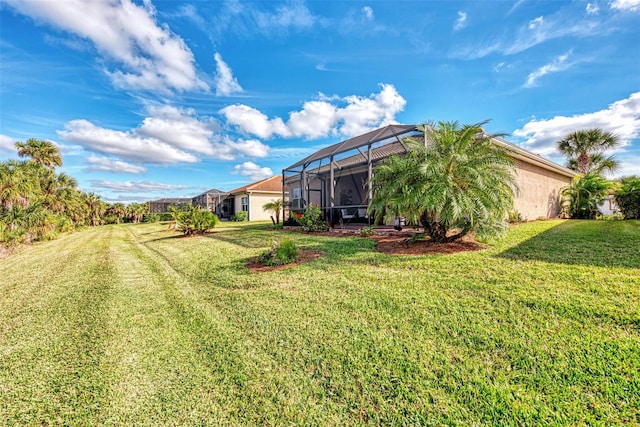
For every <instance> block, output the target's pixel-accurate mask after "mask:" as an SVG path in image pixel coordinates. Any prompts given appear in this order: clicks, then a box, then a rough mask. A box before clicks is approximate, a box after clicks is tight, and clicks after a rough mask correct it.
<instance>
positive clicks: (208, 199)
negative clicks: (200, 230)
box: [191, 188, 233, 219]
mask: <svg viewBox="0 0 640 427" xmlns="http://www.w3.org/2000/svg"><path fill="white" fill-rule="evenodd" d="M228 197H229V193H228V192H224V191H220V190H218V189H216V188H213V189H211V190H209V191H205V192H204V193H201V194H198V195H197V196H195V197H193V198H192V199H191V204H192V205H193V206H200V208H202V209H205V210H208V211H210V212H213V213H215V214H216V215H218V218H220V219H228V218H229V216H231V214H230V212H231V211H232V210H233V209H232V208H231V200H230V199H229V198H228Z"/></svg>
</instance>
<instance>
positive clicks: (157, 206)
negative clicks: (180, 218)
mask: <svg viewBox="0 0 640 427" xmlns="http://www.w3.org/2000/svg"><path fill="white" fill-rule="evenodd" d="M189 203H191V199H190V198H186V197H174V198H164V199H158V200H152V201H150V202H149V213H166V212H169V211H171V208H174V207H178V206H184V205H188V204H189Z"/></svg>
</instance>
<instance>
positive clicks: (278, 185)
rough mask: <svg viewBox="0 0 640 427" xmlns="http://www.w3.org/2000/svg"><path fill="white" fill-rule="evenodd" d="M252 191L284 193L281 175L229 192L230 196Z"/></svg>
mask: <svg viewBox="0 0 640 427" xmlns="http://www.w3.org/2000/svg"><path fill="white" fill-rule="evenodd" d="M252 191H262V192H271V193H275V192H282V177H281V176H280V175H275V176H272V177H271V178H266V179H262V180H260V181H256V182H252V183H251V184H247V185H244V186H242V187H238V188H235V189H233V190H231V191H229V194H231V195H234V194H239V193H250V192H252Z"/></svg>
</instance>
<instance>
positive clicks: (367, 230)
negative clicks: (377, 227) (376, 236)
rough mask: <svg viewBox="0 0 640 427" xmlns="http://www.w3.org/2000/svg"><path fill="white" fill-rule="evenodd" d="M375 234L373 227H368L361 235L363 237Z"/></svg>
mask: <svg viewBox="0 0 640 427" xmlns="http://www.w3.org/2000/svg"><path fill="white" fill-rule="evenodd" d="M372 234H373V225H368V226H366V227H362V228H361V229H360V235H361V236H363V237H366V236H371V235H372Z"/></svg>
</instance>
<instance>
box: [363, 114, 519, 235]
mask: <svg viewBox="0 0 640 427" xmlns="http://www.w3.org/2000/svg"><path fill="white" fill-rule="evenodd" d="M484 123H485V122H483V123H478V124H473V125H464V126H461V125H460V124H459V123H458V122H439V123H437V124H430V125H426V126H421V127H419V129H420V130H421V131H422V132H423V134H424V137H425V138H424V140H420V139H414V138H407V139H406V143H405V145H406V146H407V148H408V153H407V154H406V155H405V156H404V157H400V156H391V157H390V158H388V159H387V160H385V161H383V162H382V164H381V165H380V166H378V167H377V168H376V170H375V173H374V175H373V178H372V184H373V198H372V200H371V203H370V205H369V213H370V214H371V213H373V214H374V215H375V218H376V221H379V220H380V219H381V218H383V217H384V218H385V220H387V221H389V220H391V219H393V217H394V216H404V217H407V218H408V219H409V220H410V221H413V222H418V221H420V222H421V223H422V225H423V226H424V228H425V233H426V234H427V235H429V236H430V237H431V239H433V240H434V241H437V242H450V241H454V240H456V239H459V238H461V237H462V236H464V235H466V234H467V233H469V232H475V233H476V234H477V235H484V236H490V235H496V234H499V233H500V231H501V230H503V229H504V218H505V217H506V215H507V212H508V211H509V209H511V207H512V205H513V196H514V195H515V193H516V192H517V186H516V183H515V177H514V165H513V160H512V158H511V157H510V156H509V155H508V153H507V151H506V149H504V148H502V147H500V146H498V145H496V144H494V143H493V142H492V141H491V139H492V138H495V137H497V136H499V135H498V134H495V135H488V134H486V133H485V132H484V130H483V129H482V126H483V125H484ZM454 229H456V230H457V232H456V233H455V234H452V235H448V234H449V231H451V230H454Z"/></svg>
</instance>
